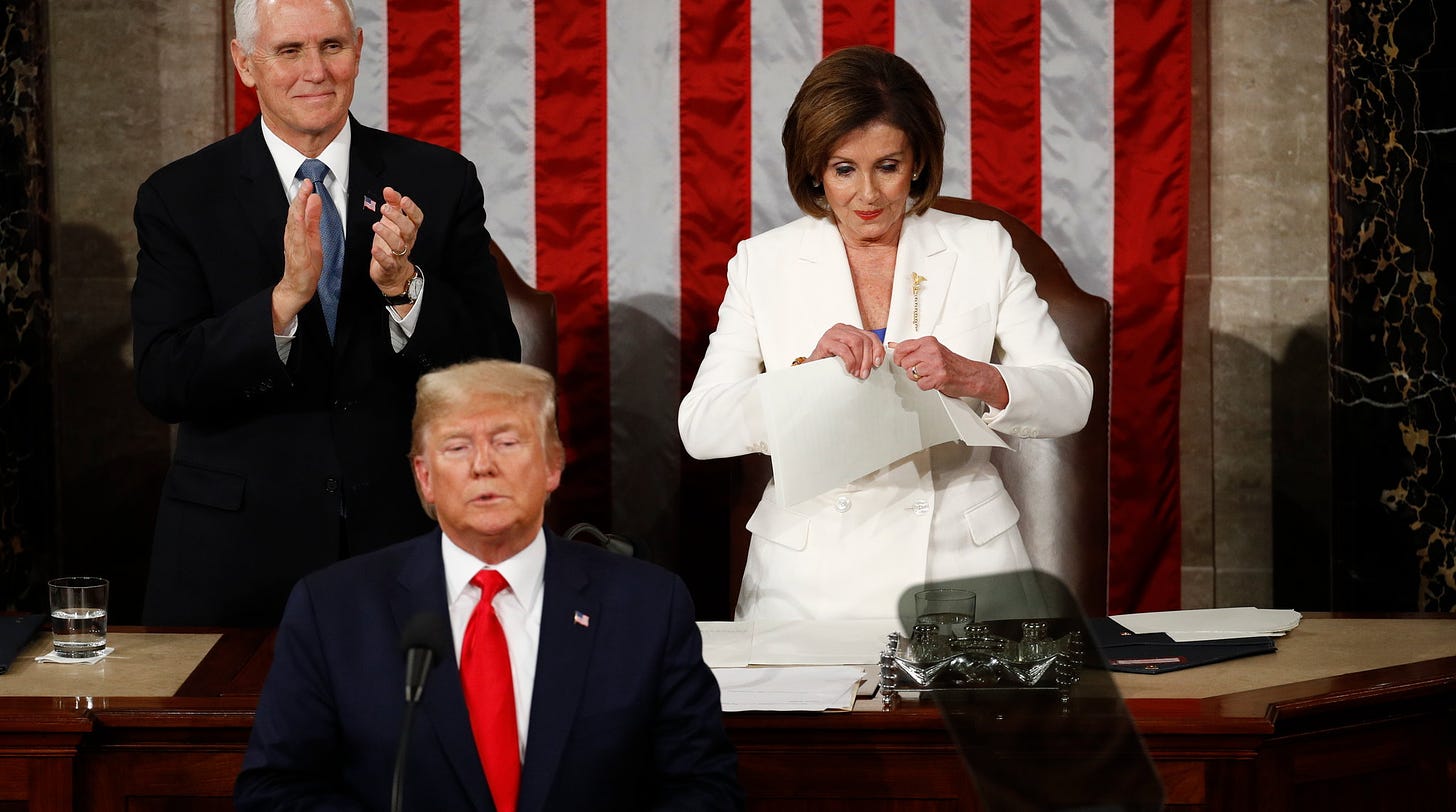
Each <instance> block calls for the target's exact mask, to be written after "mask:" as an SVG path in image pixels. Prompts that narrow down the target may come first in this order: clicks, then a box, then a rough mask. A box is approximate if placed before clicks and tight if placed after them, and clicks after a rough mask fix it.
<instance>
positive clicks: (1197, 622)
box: [1088, 606, 1300, 674]
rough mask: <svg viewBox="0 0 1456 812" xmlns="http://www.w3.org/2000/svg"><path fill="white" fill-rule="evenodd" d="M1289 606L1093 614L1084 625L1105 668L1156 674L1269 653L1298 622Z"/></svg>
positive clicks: (1271, 652)
mask: <svg viewBox="0 0 1456 812" xmlns="http://www.w3.org/2000/svg"><path fill="white" fill-rule="evenodd" d="M1299 618H1300V615H1299V613H1298V612H1295V611H1292V610H1287V609H1255V608H1253V607H1248V606H1244V607H1237V608H1232V609H1187V610H1183V611H1177V612H1143V613H1140V614H1131V615H1113V616H1112V617H1101V618H1092V619H1091V620H1090V621H1088V624H1089V626H1090V628H1091V631H1092V637H1093V639H1094V640H1095V641H1096V643H1097V647H1098V649H1100V650H1101V652H1102V657H1103V659H1104V660H1105V661H1106V663H1107V667H1108V668H1110V669H1112V670H1113V671H1123V672H1126V673H1134V674H1160V673H1165V672H1168V671H1178V670H1180V669H1184V668H1193V667H1195V666H1200V665H1208V664H1209V663H1217V662H1223V661H1225V660H1233V659H1237V658H1240V657H1249V656H1252V655H1256V654H1273V653H1274V651H1275V646H1274V640H1275V638H1277V637H1279V636H1281V635H1283V634H1284V633H1285V632H1287V631H1289V630H1290V629H1293V628H1294V627H1295V626H1298V625H1299Z"/></svg>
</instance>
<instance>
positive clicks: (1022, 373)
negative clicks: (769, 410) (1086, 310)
mask: <svg viewBox="0 0 1456 812" xmlns="http://www.w3.org/2000/svg"><path fill="white" fill-rule="evenodd" d="M944 140H945V124H944V122H943V120H942V119H941V115H940V111H939V109H938V108H937V106H936V103H935V97H934V95H933V94H932V93H931V92H930V88H929V87H927V86H926V84H925V80H924V79H922V78H921V77H920V74H919V73H917V72H916V70H915V69H914V68H913V67H911V66H910V64H909V63H908V62H906V61H905V60H903V59H901V58H899V57H897V56H895V55H894V54H891V53H889V52H887V51H884V50H881V49H878V48H873V47H869V46H860V47H854V48H846V49H844V50H841V51H837V52H835V53H834V54H832V55H830V56H828V57H826V58H825V59H824V61H822V62H820V63H819V65H818V66H816V67H815V68H814V70H813V71H812V72H810V74H809V76H808V78H807V79H805V80H804V84H803V86H802V87H801V88H800V89H799V93H798V95H797V97H796V98H795V99H794V103H793V106H792V107H790V108H789V114H788V119H787V120H786V121H785V123H784V133H783V142H784V153H785V159H786V160H785V163H786V166H787V174H788V181H789V189H790V191H791V192H792V194H793V196H794V200H795V201H796V202H797V203H798V204H799V207H800V208H801V209H803V210H804V212H805V214H806V215H807V216H806V217H803V218H801V219H799V220H796V221H794V222H792V223H789V224H788V225H785V226H781V227H779V228H776V229H774V230H772V231H769V232H767V233H764V234H760V235H758V236H756V237H753V238H751V239H748V240H745V241H744V242H742V243H740V244H739V246H738V254H737V255H736V256H735V257H734V258H733V259H732V261H730V262H729V263H728V290H727V293H726V294H725V296H724V299H723V305H722V307H721V308H719V311H718V328H717V330H716V331H715V332H714V333H713V335H712V337H711V338H710V340H709V344H708V352H707V355H706V357H704V359H703V364H702V366H701V367H700V368H699V370H698V375H697V378H696V379H695V380H694V382H693V387H692V391H690V392H689V393H688V395H687V397H686V398H684V399H683V402H682V406H681V409H680V411H679V413H678V427H679V430H680V431H681V433H682V438H683V444H684V445H685V446H686V448H687V450H688V453H690V454H692V455H693V456H694V457H697V458H699V459H707V458H715V457H730V456H736V455H739V454H749V453H765V454H772V453H773V449H772V448H768V447H767V445H766V442H765V438H766V433H765V430H764V426H763V420H762V417H761V409H760V407H759V405H758V401H757V394H756V386H757V382H758V380H759V376H760V375H761V374H762V373H763V372H764V371H772V370H776V369H781V368H784V367H788V366H790V365H792V364H797V363H803V362H805V361H815V360H819V359H822V358H828V357H830V356H835V357H838V358H839V359H841V361H842V362H843V364H844V368H845V370H846V372H847V373H848V374H850V375H855V376H857V377H859V378H866V377H868V376H869V374H870V371H871V369H872V368H874V367H878V366H880V365H881V364H883V363H884V362H885V361H886V360H888V361H889V362H890V363H893V364H895V365H897V366H899V367H901V368H903V369H904V370H905V371H906V374H908V375H909V377H910V379H911V380H913V381H915V382H917V384H918V385H919V386H920V388H921V389H926V390H929V389H934V390H937V391H939V392H940V393H941V394H942V395H943V396H945V397H954V398H961V399H964V400H965V401H967V402H968V403H970V404H971V405H972V406H973V408H976V409H978V410H982V409H983V410H984V411H983V414H984V419H985V421H986V424H987V425H988V426H990V427H991V428H993V429H995V430H997V431H998V432H1001V433H1003V434H1007V435H1012V436H1014V437H1056V436H1060V435H1063V434H1070V433H1072V432H1075V431H1078V430H1080V429H1081V428H1082V426H1083V424H1084V423H1085V422H1086V420H1087V413H1088V410H1089V409H1090V407H1091V402H1092V379H1091V376H1089V375H1088V374H1087V371H1086V370H1085V369H1083V368H1082V367H1081V365H1079V364H1078V363H1077V362H1075V361H1074V360H1072V357H1071V356H1070V355H1069V354H1068V353H1067V349H1066V347H1065V345H1063V343H1062V338H1061V334H1060V333H1059V332H1058V330H1057V327H1056V324H1055V323H1053V322H1052V320H1051V318H1050V317H1049V316H1048V315H1047V307H1046V303H1045V302H1043V301H1042V300H1041V299H1040V298H1038V297H1037V295H1036V285H1035V282H1034V281H1033V280H1032V278H1031V276H1030V275H1029V274H1028V273H1027V272H1026V270H1025V269H1024V268H1023V267H1022V265H1021V260H1020V258H1019V257H1017V255H1016V252H1015V251H1014V250H1013V249H1012V247H1011V238H1010V236H1009V235H1007V233H1006V231H1005V230H1004V229H1003V228H1001V226H1000V225H999V224H998V223H995V222H993V221H989V220H977V219H974V218H969V217H960V216H956V215H951V214H946V213H943V212H940V211H936V210H932V209H931V208H930V204H931V203H932V202H933V201H934V200H935V196H936V194H937V193H938V192H939V190H940V179H941V167H942V152H943V148H944ZM773 487H774V486H773V484H772V483H770V484H769V490H768V491H766V492H765V494H764V499H763V501H762V502H760V503H759V506H758V509H757V510H756V511H755V512H754V514H753V516H752V518H750V519H749V522H748V529H749V531H750V532H751V533H752V542H751V544H750V547H749V553H748V565H747V568H746V569H745V571H744V574H743V586H742V589H741V592H740V594H739V598H738V605H737V609H736V615H737V617H738V618H740V619H752V618H762V619H793V618H816V619H824V618H835V619H840V618H871V617H874V618H890V617H895V616H896V615H897V614H898V606H899V602H900V598H901V595H902V593H903V592H905V591H906V590H908V589H912V588H914V587H916V586H918V585H920V584H922V583H925V582H927V581H941V580H947V579H954V578H960V577H967V576H979V575H989V574H994V573H1000V572H1010V571H1015V570H1025V569H1029V568H1030V567H1031V565H1032V562H1031V561H1029V560H1028V558H1027V554H1026V548H1025V546H1024V545H1023V543H1022V541H1021V534H1020V532H1019V531H1018V530H1017V528H1016V522H1017V520H1018V518H1019V517H1020V513H1019V511H1018V510H1017V507H1016V505H1014V504H1013V503H1012V500H1011V497H1010V495H1009V494H1007V492H1006V489H1005V487H1004V486H1003V485H1002V483H1001V479H1000V477H999V476H998V475H997V473H996V469H995V468H994V467H993V466H992V465H991V463H990V460H989V450H988V449H986V448H971V447H967V446H965V445H963V444H961V443H958V442H957V443H948V444H942V445H937V446H933V447H931V448H928V449H923V450H921V451H918V452H916V453H914V454H911V455H909V456H907V457H905V458H903V459H901V460H899V461H897V462H895V463H893V464H891V465H889V466H887V467H885V468H882V469H880V470H878V471H876V472H874V473H871V474H869V475H867V476H864V477H862V478H860V479H858V480H855V481H854V482H849V483H845V484H844V486H843V487H841V488H838V489H835V490H833V491H830V492H828V493H825V494H822V495H820V496H818V497H815V498H813V499H810V500H808V501H805V502H802V503H800V504H797V505H792V506H790V507H789V508H787V509H785V508H781V507H779V506H778V505H777V503H776V502H775V499H774V496H773V491H772V489H773ZM984 601H985V597H983V598H982V602H983V608H988V609H989V608H993V607H985V606H984Z"/></svg>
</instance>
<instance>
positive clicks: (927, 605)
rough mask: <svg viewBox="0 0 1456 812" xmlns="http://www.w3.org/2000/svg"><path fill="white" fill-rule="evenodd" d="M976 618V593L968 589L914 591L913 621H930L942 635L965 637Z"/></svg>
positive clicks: (917, 622)
mask: <svg viewBox="0 0 1456 812" xmlns="http://www.w3.org/2000/svg"><path fill="white" fill-rule="evenodd" d="M975 620H976V593H974V592H972V591H970V590H969V589H925V590H921V591H920V592H916V593H915V623H916V624H917V625H918V624H922V623H930V624H934V625H935V627H936V632H937V633H938V634H940V635H941V636H942V637H965V636H966V627H967V626H968V625H970V624H971V623H973V622H975Z"/></svg>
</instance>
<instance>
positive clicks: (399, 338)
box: [262, 122, 425, 364]
mask: <svg viewBox="0 0 1456 812" xmlns="http://www.w3.org/2000/svg"><path fill="white" fill-rule="evenodd" d="M353 126H354V125H353V124H352V122H345V123H344V128H343V129H342V130H339V134H338V135H336V136H334V140H333V141H331V142H329V145H328V146H326V147H324V151H323V152H320V153H319V155H318V159H319V160H320V161H323V162H324V165H325V166H327V167H328V168H329V173H328V174H327V175H325V176H324V188H325V189H326V190H327V191H328V193H329V200H330V201H331V202H332V203H333V204H334V209H335V210H336V211H337V212H338V214H339V222H340V223H341V224H342V225H343V227H344V232H343V233H344V239H345V241H346V242H347V240H348V234H349V215H348V210H347V208H346V205H347V203H348V202H349V148H350V145H351V144H352V143H353ZM262 129H263V143H264V144H265V145H267V147H268V154H269V155H271V156H273V167H274V168H275V169H276V170H277V171H278V179H279V180H281V181H282V182H283V188H284V189H285V190H286V192H287V197H288V202H289V203H292V202H293V198H295V197H297V196H298V190H299V189H301V188H303V181H302V180H300V179H299V178H298V177H297V175H298V168H299V167H300V166H302V165H303V162H304V161H306V160H308V156H307V155H304V154H303V153H302V152H299V151H298V150H296V149H294V148H293V147H292V146H290V145H289V144H288V143H287V142H285V141H284V140H283V139H282V138H279V137H278V136H277V135H275V134H274V133H273V131H272V130H270V129H268V124H267V123H266V122H265V123H264V124H263V128H262ZM378 202H379V203H380V204H381V205H382V204H383V202H384V201H382V200H381V201H378ZM279 250H282V246H279ZM424 299H425V296H424V290H423V288H421V292H420V295H419V297H418V298H417V299H416V300H415V303H414V307H411V308H410V311H409V313H407V314H405V315H404V316H401V315H399V314H398V313H396V312H395V310H394V308H393V307H390V306H388V305H386V304H385V303H384V302H382V301H381V302H380V306H381V307H383V308H384V312H386V313H388V314H389V319H390V321H389V343H390V346H392V347H393V348H394V351H395V352H399V351H400V350H403V349H404V345H405V344H406V343H408V341H409V338H410V336H412V335H414V332H415V325H416V324H417V323H419V320H420V303H421V302H423V301H424ZM296 335H298V317H297V316H294V318H293V321H291V322H289V323H288V328H287V329H285V330H284V331H283V333H282V334H281V335H274V336H273V340H274V343H275V344H276V345H277V347H278V357H279V358H281V359H282V360H283V363H285V364H286V363H288V354H289V352H290V351H291V348H292V346H293V339H294V337H295V336H296Z"/></svg>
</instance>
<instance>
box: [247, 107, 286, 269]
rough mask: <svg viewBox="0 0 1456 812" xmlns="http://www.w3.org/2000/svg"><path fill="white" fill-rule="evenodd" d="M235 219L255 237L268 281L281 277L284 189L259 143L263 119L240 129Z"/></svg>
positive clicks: (262, 144)
mask: <svg viewBox="0 0 1456 812" xmlns="http://www.w3.org/2000/svg"><path fill="white" fill-rule="evenodd" d="M236 193H237V204H238V212H239V217H238V219H239V220H241V221H242V222H244V223H247V224H248V227H249V228H250V229H251V230H252V232H253V237H254V239H256V240H257V242H258V246H259V251H258V256H260V257H262V258H263V259H264V261H265V262H266V263H267V266H266V267H267V273H266V275H267V277H268V284H270V285H271V284H274V283H276V282H277V281H278V280H279V279H281V278H283V227H284V226H285V225H286V224H287V222H288V190H287V189H284V188H283V187H282V186H280V185H279V182H278V168H277V166H275V165H274V163H273V156H272V154H271V153H269V152H268V145H267V144H266V143H264V142H263V119H262V118H261V117H259V118H256V119H254V120H253V123H252V124H251V125H249V126H248V128H247V129H245V130H243V132H242V133H241V135H240V139H239V156H238V183H237V186H236Z"/></svg>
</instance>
